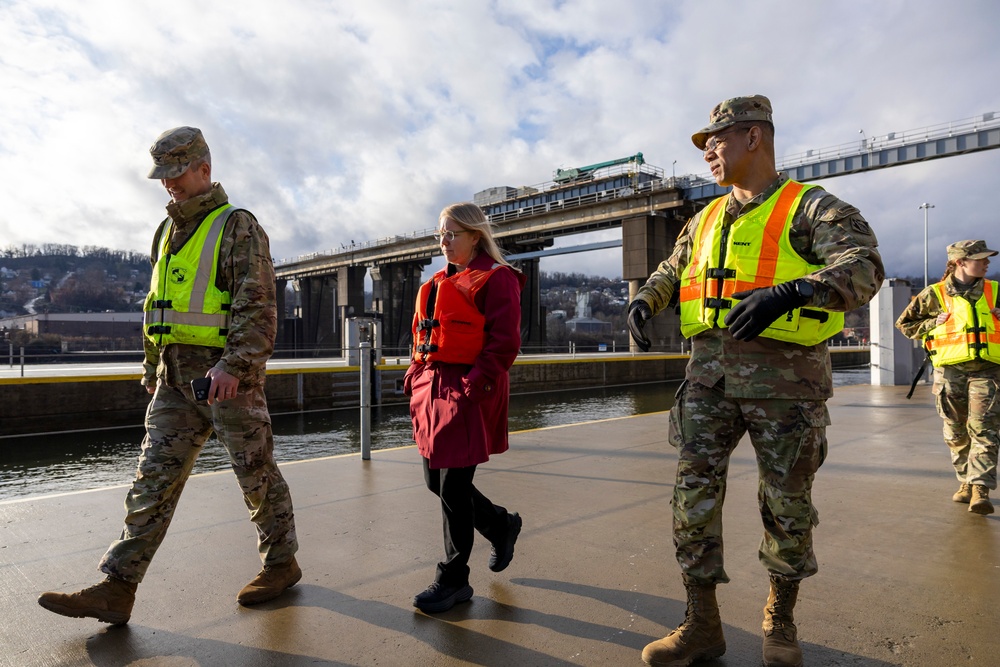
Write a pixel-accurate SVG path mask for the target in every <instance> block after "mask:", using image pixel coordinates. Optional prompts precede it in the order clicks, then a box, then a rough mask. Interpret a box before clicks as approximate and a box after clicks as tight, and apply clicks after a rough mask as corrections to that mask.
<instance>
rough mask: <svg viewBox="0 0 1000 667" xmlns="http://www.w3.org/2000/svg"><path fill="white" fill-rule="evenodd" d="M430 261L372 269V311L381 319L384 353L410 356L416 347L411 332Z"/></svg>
mask: <svg viewBox="0 0 1000 667" xmlns="http://www.w3.org/2000/svg"><path fill="white" fill-rule="evenodd" d="M428 264H430V260H429V259H419V260H415V261H410V262H394V263H391V264H381V265H378V266H374V267H372V269H371V273H372V309H373V310H374V311H375V312H377V313H380V314H381V316H382V353H383V354H385V355H387V356H403V357H405V356H407V355H408V354H409V350H410V348H411V346H412V343H413V334H412V332H411V330H410V327H411V325H412V324H413V313H414V312H415V306H416V301H417V291H418V290H419V289H420V285H421V282H422V281H421V277H422V274H423V269H424V267H425V266H427V265H428Z"/></svg>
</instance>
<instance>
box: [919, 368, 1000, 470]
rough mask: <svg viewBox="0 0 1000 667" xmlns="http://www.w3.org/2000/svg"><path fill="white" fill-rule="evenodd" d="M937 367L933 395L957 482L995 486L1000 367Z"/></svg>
mask: <svg viewBox="0 0 1000 667" xmlns="http://www.w3.org/2000/svg"><path fill="white" fill-rule="evenodd" d="M960 366H961V365H956V366H945V367H943V368H940V369H936V372H935V382H934V394H935V395H936V401H937V411H938V414H939V415H941V418H942V419H943V420H944V441H945V444H947V445H948V448H949V449H950V450H951V464H952V466H954V468H955V476H956V477H958V481H960V482H965V483H968V484H982V485H984V486H986V487H987V488H989V489H995V488H997V450H998V445H1000V432H998V430H1000V397H998V395H997V387H998V383H1000V366H997V365H996V364H991V366H993V367H994V368H991V369H988V370H986V371H979V372H976V371H971V372H966V371H963V370H962V369H961V367H960Z"/></svg>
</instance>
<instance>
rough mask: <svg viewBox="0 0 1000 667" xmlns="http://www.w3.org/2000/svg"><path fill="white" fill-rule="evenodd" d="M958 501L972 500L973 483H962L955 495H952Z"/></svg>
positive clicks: (966, 501)
mask: <svg viewBox="0 0 1000 667" xmlns="http://www.w3.org/2000/svg"><path fill="white" fill-rule="evenodd" d="M951 499H952V500H954V501H955V502H956V503H968V502H969V501H970V500H972V485H971V484H966V483H965V482H962V485H961V486H959V487H958V491H956V492H955V495H953V496H952V497H951Z"/></svg>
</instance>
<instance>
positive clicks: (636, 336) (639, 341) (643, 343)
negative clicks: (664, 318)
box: [625, 299, 653, 352]
mask: <svg viewBox="0 0 1000 667" xmlns="http://www.w3.org/2000/svg"><path fill="white" fill-rule="evenodd" d="M652 317H653V311H652V310H651V309H650V307H649V304H648V303H646V302H645V301H643V300H642V299H636V300H635V301H633V302H632V303H630V304H629V305H628V315H627V316H626V317H625V321H626V322H627V323H628V330H629V332H630V333H631V334H632V340H634V341H635V344H636V345H638V346H639V349H640V350H642V351H643V352H649V348H650V347H651V346H652V345H653V344H652V343H651V342H649V339H648V338H646V334H644V333H643V332H642V328H643V327H644V326H646V320H648V319H650V318H652Z"/></svg>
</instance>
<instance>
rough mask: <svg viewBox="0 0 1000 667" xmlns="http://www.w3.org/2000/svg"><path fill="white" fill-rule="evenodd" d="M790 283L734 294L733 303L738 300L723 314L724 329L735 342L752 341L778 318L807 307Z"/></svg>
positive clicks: (806, 299) (805, 299) (803, 298)
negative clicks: (724, 317)
mask: <svg viewBox="0 0 1000 667" xmlns="http://www.w3.org/2000/svg"><path fill="white" fill-rule="evenodd" d="M797 282H798V281H796V280H793V281H791V282H788V283H781V284H780V285H775V286H774V287H759V288H757V289H753V290H746V291H743V292H736V293H735V294H733V298H734V299H741V301H740V302H739V303H737V304H736V305H735V306H733V309H732V310H730V311H729V312H728V313H726V320H725V321H726V326H727V327H729V332H730V333H731V334H733V338H735V339H736V340H753V339H754V338H756V337H757V336H759V335H760V333H761V332H762V331H764V329H766V328H768V327H769V326H771V324H773V323H774V321H775V320H777V319H778V318H779V317H781V316H782V315H784V314H785V313H788V312H790V311H793V310H795V309H796V308H801V307H802V306H804V305H806V302H807V301H808V300H809V299H808V298H807V297H804V296H802V295H801V294H799V291H798V290H797V289H796V287H795V284H796V283H797Z"/></svg>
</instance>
